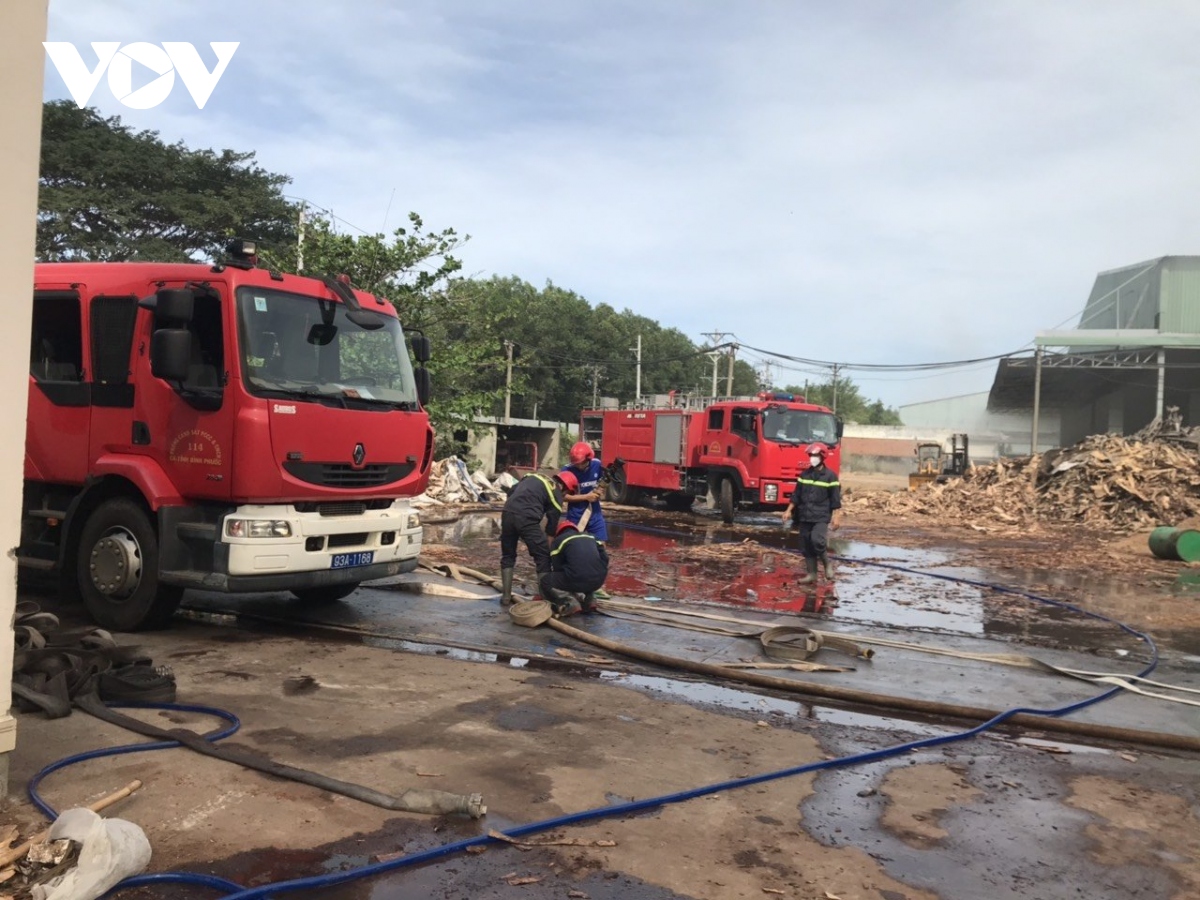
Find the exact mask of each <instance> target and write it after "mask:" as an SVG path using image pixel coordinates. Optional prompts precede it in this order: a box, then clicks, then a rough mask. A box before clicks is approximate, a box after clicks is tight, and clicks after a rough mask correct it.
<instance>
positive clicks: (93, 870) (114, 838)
mask: <svg viewBox="0 0 1200 900" xmlns="http://www.w3.org/2000/svg"><path fill="white" fill-rule="evenodd" d="M49 839H50V840H52V841H59V840H63V839H69V840H72V841H75V842H77V843H78V844H80V845H81V846H80V848H79V860H78V861H77V862H76V863H75V867H74V868H72V869H71V870H70V871H68V872H64V873H63V874H62V875H60V876H58V877H57V878H55V879H53V880H51V881H50V882H48V883H47V884H39V885H35V886H34V887H33V889H32V891H31V896H32V897H33V900H96V898H97V897H101V896H103V895H104V894H105V893H106V892H107V891H108V890H109V889H110V888H112V887H113V886H114V885H116V884H117V882H119V881H123V880H124V879H126V878H129V877H130V876H131V875H137V874H138V873H139V872H143V871H145V869H146V866H148V865H149V864H150V841H148V840H147V839H146V833H145V832H144V831H142V829H141V828H139V827H138V826H137V825H134V824H133V823H132V822H126V821H125V820H124V819H102V818H101V817H100V816H98V815H97V814H96V813H94V812H92V811H91V810H90V809H83V808H80V809H68V810H66V811H65V812H63V813H62V814H61V815H59V817H58V818H57V819H55V820H54V824H53V825H51V826H50V838H49Z"/></svg>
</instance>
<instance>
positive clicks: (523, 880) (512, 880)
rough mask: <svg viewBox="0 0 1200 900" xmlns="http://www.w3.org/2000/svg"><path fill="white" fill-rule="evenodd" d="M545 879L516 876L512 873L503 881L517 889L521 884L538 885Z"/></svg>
mask: <svg viewBox="0 0 1200 900" xmlns="http://www.w3.org/2000/svg"><path fill="white" fill-rule="evenodd" d="M545 877H546V876H544V875H517V873H516V872H513V874H512V875H511V876H509V875H505V876H504V880H505V881H507V882H508V883H509V884H510V885H511V886H512V887H519V886H520V885H522V884H538V883H539V882H540V881H541V880H542V879H543V878H545Z"/></svg>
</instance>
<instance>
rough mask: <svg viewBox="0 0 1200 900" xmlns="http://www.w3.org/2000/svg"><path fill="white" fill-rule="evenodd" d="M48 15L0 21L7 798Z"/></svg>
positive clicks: (1, 646) (0, 708) (16, 15)
mask: <svg viewBox="0 0 1200 900" xmlns="http://www.w3.org/2000/svg"><path fill="white" fill-rule="evenodd" d="M47 8H48V0H21V2H10V3H6V4H5V5H4V12H3V14H2V15H0V19H2V21H3V26H4V27H3V28H0V121H3V122H4V128H2V129H0V197H3V198H4V203H3V205H2V206H0V277H3V279H4V284H5V285H6V289H5V294H6V296H7V297H9V298H10V299H11V301H12V302H10V303H7V304H5V310H4V315H5V325H6V327H7V330H8V333H9V334H11V335H17V336H18V337H17V339H14V340H13V341H12V342H11V343H10V344H9V347H8V350H9V352H8V353H5V354H0V384H4V385H5V386H6V390H4V391H0V397H2V398H3V400H0V404H2V406H3V421H4V422H5V423H6V429H7V434H8V436H7V437H6V438H5V439H4V440H3V441H0V548H2V549H3V551H4V552H3V554H0V623H3V624H0V712H2V715H0V789H2V790H3V793H4V795H5V796H7V794H8V760H9V754H10V753H11V752H12V750H13V749H14V748H15V747H16V744H17V725H16V722H15V721H14V720H13V717H12V715H11V714H10V710H11V707H12V660H13V649H14V648H13V629H12V621H13V614H14V612H15V611H16V603H17V566H16V559H15V554H14V553H13V548H15V547H16V546H17V545H18V544H19V543H20V536H21V496H22V481H23V477H24V467H25V415H26V404H27V401H28V398H29V393H28V392H29V351H28V346H29V338H28V335H29V331H30V328H31V318H32V315H33V304H32V302H31V298H32V297H33V257H34V236H35V235H34V228H35V223H36V221H37V192H38V165H39V154H40V151H41V139H42V76H43V72H44V70H45V66H46V56H45V51H44V50H43V49H42V41H44V40H45V39H46V16H47ZM21 335H25V336H26V337H25V338H24V340H21V339H20V336H21Z"/></svg>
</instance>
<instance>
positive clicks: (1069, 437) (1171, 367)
mask: <svg viewBox="0 0 1200 900" xmlns="http://www.w3.org/2000/svg"><path fill="white" fill-rule="evenodd" d="M1035 347H1036V348H1037V349H1036V352H1035V355H1034V356H1033V357H1019V358H1018V357H1011V358H1008V359H1004V360H1001V363H1000V367H999V369H998V370H997V372H996V378H995V381H994V382H993V384H992V389H991V392H990V393H989V395H988V405H987V408H988V410H990V411H1025V410H1031V411H1032V427H1033V428H1037V420H1038V418H1039V416H1040V415H1042V414H1044V411H1046V410H1054V411H1055V412H1056V413H1057V415H1058V417H1059V421H1060V434H1059V436H1058V437H1059V440H1058V443H1059V444H1060V445H1061V446H1066V445H1069V444H1073V443H1075V442H1077V441H1079V440H1081V439H1082V438H1084V437H1086V436H1087V435H1089V434H1097V433H1103V432H1117V433H1121V434H1131V433H1133V432H1135V431H1138V430H1139V429H1141V428H1143V427H1145V426H1146V425H1148V424H1150V423H1151V422H1152V421H1154V420H1155V418H1161V417H1163V416H1164V414H1165V413H1166V412H1167V411H1168V410H1169V409H1170V408H1171V407H1176V408H1178V410H1179V414H1180V415H1181V416H1182V420H1183V425H1184V426H1185V427H1190V426H1194V425H1200V256H1163V257H1160V258H1158V259H1154V260H1149V261H1147V262H1143V263H1138V264H1136V265H1132V266H1124V267H1122V268H1119V269H1112V270H1109V271H1107V272H1101V273H1100V274H1099V275H1097V276H1096V282H1095V285H1094V286H1093V287H1092V293H1091V296H1090V297H1089V298H1088V302H1087V306H1086V307H1085V308H1084V310H1083V313H1082V314H1081V315H1080V319H1079V325H1078V327H1076V328H1075V329H1072V330H1070V331H1046V332H1041V333H1039V334H1038V335H1037V337H1036V339H1035ZM1039 443H1041V442H1040V441H1039Z"/></svg>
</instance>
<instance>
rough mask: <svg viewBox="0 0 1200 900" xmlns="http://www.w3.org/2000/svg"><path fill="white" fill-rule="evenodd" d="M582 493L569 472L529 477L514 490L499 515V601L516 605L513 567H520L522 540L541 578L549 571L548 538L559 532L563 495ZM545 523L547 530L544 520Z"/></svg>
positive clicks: (522, 480)
mask: <svg viewBox="0 0 1200 900" xmlns="http://www.w3.org/2000/svg"><path fill="white" fill-rule="evenodd" d="M577 490H579V480H578V479H577V478H576V477H575V476H574V475H573V474H571V473H570V472H559V473H557V474H556V475H555V476H554V477H553V478H547V477H546V476H545V475H538V474H536V473H535V474H532V475H526V476H525V477H524V478H522V479H521V480H520V481H518V482H517V483H516V485H515V486H514V487H513V489H512V493H510V494H509V495H508V499H507V500H506V501H505V502H504V510H503V512H501V513H500V602H501V603H502V604H503V605H505V606H507V605H509V604H510V603H512V602H513V596H512V583H513V568H514V567H515V566H516V564H517V542H518V540H519V541H523V542H524V544H525V547H526V549H528V550H529V555H530V556H531V557H532V558H533V565H534V567H535V568H536V569H537V574H538V578H539V579H541V577H542V576H543V575H547V574H549V572H550V541H549V539H548V538H547V535H551V534H554V533H555V532H556V531H557V530H558V520H559V517H560V516H562V511H563V494H564V492H565V493H567V494H573V493H575V492H576V491H577ZM543 519H545V520H546V526H545V530H544V531H543V529H542V520H543Z"/></svg>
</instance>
